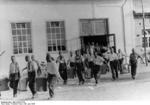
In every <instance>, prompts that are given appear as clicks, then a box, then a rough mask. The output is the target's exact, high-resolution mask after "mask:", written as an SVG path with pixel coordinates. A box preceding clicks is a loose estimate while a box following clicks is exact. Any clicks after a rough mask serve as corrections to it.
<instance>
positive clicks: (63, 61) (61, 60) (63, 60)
mask: <svg viewBox="0 0 150 105" xmlns="http://www.w3.org/2000/svg"><path fill="white" fill-rule="evenodd" d="M57 62H59V63H65V58H64V57H63V56H62V58H61V57H60V56H58V57H57Z"/></svg>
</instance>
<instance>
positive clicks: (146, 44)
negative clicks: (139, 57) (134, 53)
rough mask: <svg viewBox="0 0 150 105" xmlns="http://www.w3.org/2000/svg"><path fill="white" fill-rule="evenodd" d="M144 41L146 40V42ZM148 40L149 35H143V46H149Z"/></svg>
mask: <svg viewBox="0 0 150 105" xmlns="http://www.w3.org/2000/svg"><path fill="white" fill-rule="evenodd" d="M144 41H145V43H144ZM148 42H149V38H148V37H145V38H144V37H143V39H142V46H143V47H144V46H145V47H149V46H148V45H149V44H148Z"/></svg>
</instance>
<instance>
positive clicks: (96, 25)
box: [80, 19, 108, 36]
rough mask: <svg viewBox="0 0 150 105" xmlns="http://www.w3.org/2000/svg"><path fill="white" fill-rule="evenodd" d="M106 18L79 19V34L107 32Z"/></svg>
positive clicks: (102, 33) (101, 33) (103, 33)
mask: <svg viewBox="0 0 150 105" xmlns="http://www.w3.org/2000/svg"><path fill="white" fill-rule="evenodd" d="M107 28H108V27H107V19H81V20H80V35H81V36H87V35H105V34H108V29H107Z"/></svg>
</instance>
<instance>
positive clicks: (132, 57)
mask: <svg viewBox="0 0 150 105" xmlns="http://www.w3.org/2000/svg"><path fill="white" fill-rule="evenodd" d="M138 57H139V56H138V55H137V54H136V53H135V51H134V49H132V53H131V54H130V60H129V63H130V65H131V76H132V79H135V75H136V69H137V59H138Z"/></svg>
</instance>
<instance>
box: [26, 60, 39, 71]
mask: <svg viewBox="0 0 150 105" xmlns="http://www.w3.org/2000/svg"><path fill="white" fill-rule="evenodd" d="M27 70H28V72H32V71H35V70H37V69H36V66H35V62H34V61H29V62H28V63H27Z"/></svg>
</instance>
